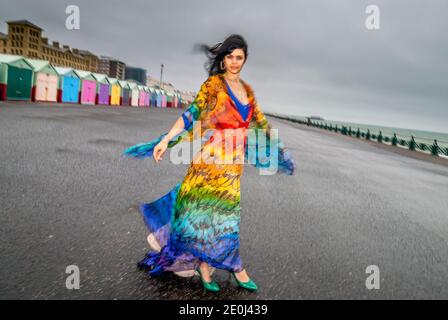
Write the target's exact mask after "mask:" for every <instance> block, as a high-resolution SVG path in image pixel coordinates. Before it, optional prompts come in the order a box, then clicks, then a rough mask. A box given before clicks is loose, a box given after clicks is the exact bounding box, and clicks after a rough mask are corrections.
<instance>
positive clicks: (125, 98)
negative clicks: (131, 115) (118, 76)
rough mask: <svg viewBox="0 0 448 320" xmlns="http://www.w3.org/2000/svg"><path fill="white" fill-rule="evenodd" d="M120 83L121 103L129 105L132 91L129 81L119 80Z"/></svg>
mask: <svg viewBox="0 0 448 320" xmlns="http://www.w3.org/2000/svg"><path fill="white" fill-rule="evenodd" d="M118 83H120V85H121V97H120V105H122V106H128V105H129V100H130V95H129V93H130V91H131V88H130V87H129V83H128V82H127V81H123V80H118Z"/></svg>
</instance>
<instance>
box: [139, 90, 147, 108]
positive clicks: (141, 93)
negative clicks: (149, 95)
mask: <svg viewBox="0 0 448 320" xmlns="http://www.w3.org/2000/svg"><path fill="white" fill-rule="evenodd" d="M145 99H146V91H145V87H144V86H138V105H139V107H144V106H145Z"/></svg>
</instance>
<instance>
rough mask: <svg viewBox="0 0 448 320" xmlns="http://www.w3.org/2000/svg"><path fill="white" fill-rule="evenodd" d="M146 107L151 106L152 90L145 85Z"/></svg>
mask: <svg viewBox="0 0 448 320" xmlns="http://www.w3.org/2000/svg"><path fill="white" fill-rule="evenodd" d="M145 92H146V94H145V107H149V100H150V99H151V91H149V88H148V87H146V86H145Z"/></svg>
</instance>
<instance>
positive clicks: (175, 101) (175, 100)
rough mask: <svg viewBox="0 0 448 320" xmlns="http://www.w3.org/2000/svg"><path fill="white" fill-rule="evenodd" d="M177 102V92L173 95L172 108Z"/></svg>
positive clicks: (175, 106) (176, 105)
mask: <svg viewBox="0 0 448 320" xmlns="http://www.w3.org/2000/svg"><path fill="white" fill-rule="evenodd" d="M178 102H179V100H178V95H177V93H174V96H173V108H176V109H177V108H178Z"/></svg>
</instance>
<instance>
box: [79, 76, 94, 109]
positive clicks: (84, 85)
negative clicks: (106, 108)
mask: <svg viewBox="0 0 448 320" xmlns="http://www.w3.org/2000/svg"><path fill="white" fill-rule="evenodd" d="M75 73H76V74H77V75H78V77H79V78H80V79H81V93H80V94H81V98H80V100H79V101H80V103H81V104H95V98H96V79H95V77H94V76H93V75H92V73H91V72H88V71H84V70H75Z"/></svg>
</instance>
